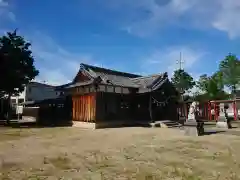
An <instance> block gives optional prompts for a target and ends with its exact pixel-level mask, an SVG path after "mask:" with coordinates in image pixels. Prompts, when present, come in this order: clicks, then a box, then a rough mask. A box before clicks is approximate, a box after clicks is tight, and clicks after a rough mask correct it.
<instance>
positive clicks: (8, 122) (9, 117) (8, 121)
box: [6, 94, 12, 125]
mask: <svg viewBox="0 0 240 180" xmlns="http://www.w3.org/2000/svg"><path fill="white" fill-rule="evenodd" d="M7 103H8V104H7V119H6V120H7V125H10V120H11V114H12V112H11V111H12V109H11V94H8V98H7Z"/></svg>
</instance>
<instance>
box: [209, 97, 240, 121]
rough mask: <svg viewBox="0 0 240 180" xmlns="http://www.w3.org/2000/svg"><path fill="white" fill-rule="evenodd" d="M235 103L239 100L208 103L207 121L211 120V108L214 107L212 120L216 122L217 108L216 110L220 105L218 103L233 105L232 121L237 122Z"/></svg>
mask: <svg viewBox="0 0 240 180" xmlns="http://www.w3.org/2000/svg"><path fill="white" fill-rule="evenodd" d="M237 101H240V99H236V100H213V101H210V102H209V103H208V119H209V120H212V117H211V115H212V114H211V109H212V108H211V106H212V105H213V106H214V120H217V119H218V115H219V114H218V113H219V112H218V110H219V109H218V108H217V105H218V104H220V103H232V105H233V114H234V120H237V119H238V112H237V105H236V104H237Z"/></svg>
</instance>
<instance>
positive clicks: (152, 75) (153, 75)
mask: <svg viewBox="0 0 240 180" xmlns="http://www.w3.org/2000/svg"><path fill="white" fill-rule="evenodd" d="M162 75H164V73H157V74H150V75H147V76H141V77H136V78H130V79H132V80H134V79H144V78H147V77H155V76H162Z"/></svg>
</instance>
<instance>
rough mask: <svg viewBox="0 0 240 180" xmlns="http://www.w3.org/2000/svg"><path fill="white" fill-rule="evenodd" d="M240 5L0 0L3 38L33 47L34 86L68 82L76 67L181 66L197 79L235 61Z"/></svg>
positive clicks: (172, 0)
mask: <svg viewBox="0 0 240 180" xmlns="http://www.w3.org/2000/svg"><path fill="white" fill-rule="evenodd" d="M239 18H240V1H239V0H211V1H203V0H202V1H200V0H72V1H69V2H66V1H56V0H51V1H49V0H38V1H23V0H22V1H19V0H9V1H7V0H5V1H4V0H0V33H1V34H2V33H4V32H6V31H9V30H13V29H15V28H18V29H19V33H20V34H22V35H24V37H25V38H26V39H27V40H29V41H30V42H31V43H32V50H33V55H34V57H35V60H36V66H37V68H38V69H39V70H40V75H39V77H38V80H42V81H43V80H44V81H47V82H49V83H53V84H62V83H66V82H68V81H71V80H72V78H73V77H74V75H75V74H76V72H77V70H78V68H79V64H80V63H81V62H84V63H90V64H93V65H99V66H103V67H107V68H113V69H117V70H122V71H127V72H132V73H139V74H143V75H145V74H152V73H160V72H165V71H166V72H168V73H169V75H170V76H171V75H172V72H173V71H174V70H175V69H176V68H177V67H178V65H177V64H176V60H177V59H179V56H180V52H182V59H183V61H184V65H183V67H184V68H185V69H186V70H187V71H188V72H189V73H190V74H191V75H192V76H193V77H194V78H195V79H197V78H198V77H199V75H201V74H204V73H207V74H211V73H212V72H214V71H215V70H216V69H217V67H218V62H219V61H220V60H221V59H223V58H224V56H225V55H227V54H228V53H229V52H231V53H234V54H236V55H239V54H240V41H239V40H240V21H239Z"/></svg>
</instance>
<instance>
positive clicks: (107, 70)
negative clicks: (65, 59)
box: [80, 63, 141, 78]
mask: <svg viewBox="0 0 240 180" xmlns="http://www.w3.org/2000/svg"><path fill="white" fill-rule="evenodd" d="M81 65H82V66H85V67H89V68H93V69H99V70H102V71H106V72H109V73H110V72H112V73H116V74H121V75H126V76H127V75H129V76H139V77H141V75H139V74H133V73H128V72H123V71H118V70H114V69H108V68H103V67H99V66H93V65H89V64H85V63H81V64H80V66H81ZM129 78H130V77H129Z"/></svg>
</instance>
